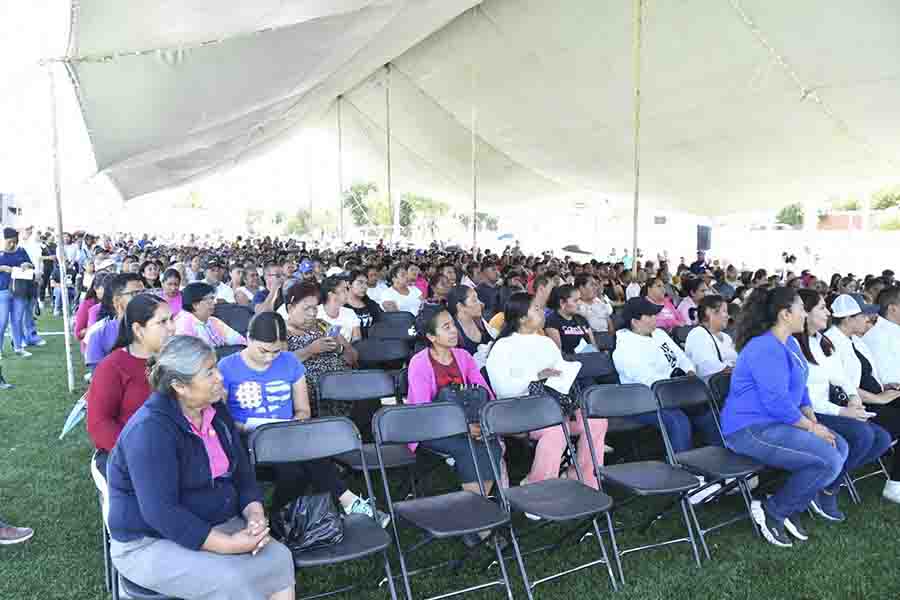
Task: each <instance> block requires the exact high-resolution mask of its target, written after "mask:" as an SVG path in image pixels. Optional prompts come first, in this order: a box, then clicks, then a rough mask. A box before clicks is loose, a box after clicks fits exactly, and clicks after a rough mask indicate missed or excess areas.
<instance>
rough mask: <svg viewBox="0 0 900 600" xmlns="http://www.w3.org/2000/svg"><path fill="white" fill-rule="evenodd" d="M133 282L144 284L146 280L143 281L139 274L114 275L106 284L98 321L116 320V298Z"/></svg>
mask: <svg viewBox="0 0 900 600" xmlns="http://www.w3.org/2000/svg"><path fill="white" fill-rule="evenodd" d="M132 281H140V282H142V283H143V281H144V280H143V279H141V276H140V275H138V274H137V273H119V274H118V275H113V276H112V277H110V278H109V279H108V280H106V281H105V282H104V283H105V285H104V286H103V299H102V300H101V301H100V312H99V313H98V314H97V320H98V321H99V320H100V319H106V318H110V319H115V318H116V307H115V305H114V303H113V300H115V297H116V296H118V295H119V294H121V293H122V292H123V291H124V290H125V288H126V287H128V284H129V283H130V282H132Z"/></svg>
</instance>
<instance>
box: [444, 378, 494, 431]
mask: <svg viewBox="0 0 900 600" xmlns="http://www.w3.org/2000/svg"><path fill="white" fill-rule="evenodd" d="M490 399H491V396H490V394H488V391H487V390H486V389H484V388H483V387H481V386H480V385H474V384H465V385H463V384H459V383H451V384H449V385H445V386H444V387H442V388H441V389H439V390H438V393H437V396H435V398H434V402H452V403H453V404H456V405H458V406H460V407H462V409H463V411H464V412H465V413H466V422H467V423H469V424H471V423H478V421H479V420H480V418H481V409H482V408H483V407H484V405H485V404H487V401H488V400H490Z"/></svg>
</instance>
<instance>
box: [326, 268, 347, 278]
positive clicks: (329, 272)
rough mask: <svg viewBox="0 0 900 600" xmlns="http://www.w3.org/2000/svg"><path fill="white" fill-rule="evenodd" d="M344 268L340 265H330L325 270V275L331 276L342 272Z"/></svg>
mask: <svg viewBox="0 0 900 600" xmlns="http://www.w3.org/2000/svg"><path fill="white" fill-rule="evenodd" d="M343 272H344V270H343V269H342V268H340V267H331V268H330V269H328V270H327V271H326V272H325V277H333V276H335V275H341V274H343Z"/></svg>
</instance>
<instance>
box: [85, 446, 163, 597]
mask: <svg viewBox="0 0 900 600" xmlns="http://www.w3.org/2000/svg"><path fill="white" fill-rule="evenodd" d="M96 461H97V452H94V454H93V456H91V464H90V471H91V479H93V481H94V485H95V486H96V488H97V499H98V501H99V503H100V518H101V523H100V525H101V533H100V535H101V540H102V543H103V566H104V575H105V579H106V589H107V590H109V592H110V593H111V594H112V599H113V600H119V598H120V597H121V594H122V592H124V593H125V596H126V597H129V598H134V599H135V600H178V599H177V598H171V597H169V596H166V595H163V594H160V593H157V592H154V591H153V590H148V589H147V588H144V587H141V586H139V585H138V584H136V583H134V582H133V581H130V580H128V579H126V578H125V577H124V576H123V575H121V574H120V573H119V572H118V571H117V570H116V567H115V565H114V564H113V561H112V557H111V556H110V537H109V487H108V485H107V482H106V473H103V472H101V471H100V469H99V468H98V466H97V462H96Z"/></svg>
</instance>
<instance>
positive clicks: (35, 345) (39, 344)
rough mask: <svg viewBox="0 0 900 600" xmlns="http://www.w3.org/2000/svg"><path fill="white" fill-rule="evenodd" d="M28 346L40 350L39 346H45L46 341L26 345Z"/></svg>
mask: <svg viewBox="0 0 900 600" xmlns="http://www.w3.org/2000/svg"><path fill="white" fill-rule="evenodd" d="M28 345H29V346H34V347H35V348H40V347H41V346H46V345H47V340H38V341H36V342H35V343H33V344H28Z"/></svg>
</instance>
